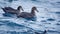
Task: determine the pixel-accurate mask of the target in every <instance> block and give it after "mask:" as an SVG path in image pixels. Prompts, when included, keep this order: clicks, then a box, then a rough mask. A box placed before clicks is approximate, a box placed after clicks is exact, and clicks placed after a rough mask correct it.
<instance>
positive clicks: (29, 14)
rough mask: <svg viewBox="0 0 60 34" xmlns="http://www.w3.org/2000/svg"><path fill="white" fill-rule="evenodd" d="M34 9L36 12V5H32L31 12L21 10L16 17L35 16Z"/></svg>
mask: <svg viewBox="0 0 60 34" xmlns="http://www.w3.org/2000/svg"><path fill="white" fill-rule="evenodd" d="M35 10H36V11H37V12H38V10H37V8H36V7H32V9H31V13H28V12H21V13H20V14H19V15H18V16H17V17H23V18H32V17H34V16H35Z"/></svg>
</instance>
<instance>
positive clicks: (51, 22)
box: [0, 0, 60, 34]
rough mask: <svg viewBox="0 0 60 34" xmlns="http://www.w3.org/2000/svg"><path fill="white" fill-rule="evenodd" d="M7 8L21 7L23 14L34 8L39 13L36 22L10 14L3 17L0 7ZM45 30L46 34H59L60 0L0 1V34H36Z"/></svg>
mask: <svg viewBox="0 0 60 34" xmlns="http://www.w3.org/2000/svg"><path fill="white" fill-rule="evenodd" d="M8 6H9V7H12V8H14V9H17V7H18V6H22V7H23V9H24V12H30V11H31V8H32V7H33V6H36V7H37V9H38V11H39V12H36V17H37V18H36V21H32V20H26V19H24V18H17V17H16V15H10V14H7V16H5V15H4V11H3V10H2V9H1V7H8ZM21 12H23V11H21ZM46 29H48V31H47V33H46V34H60V0H0V34H36V33H35V32H39V33H42V32H43V31H44V30H46Z"/></svg>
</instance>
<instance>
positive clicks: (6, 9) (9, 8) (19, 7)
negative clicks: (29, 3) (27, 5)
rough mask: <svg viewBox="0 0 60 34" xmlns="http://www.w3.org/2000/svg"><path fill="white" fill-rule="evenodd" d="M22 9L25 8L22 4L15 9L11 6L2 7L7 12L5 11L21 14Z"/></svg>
mask: <svg viewBox="0 0 60 34" xmlns="http://www.w3.org/2000/svg"><path fill="white" fill-rule="evenodd" d="M20 9H22V11H24V10H23V8H22V6H18V8H17V9H13V8H11V7H5V8H2V10H3V11H4V12H5V13H11V14H19V13H20Z"/></svg>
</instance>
